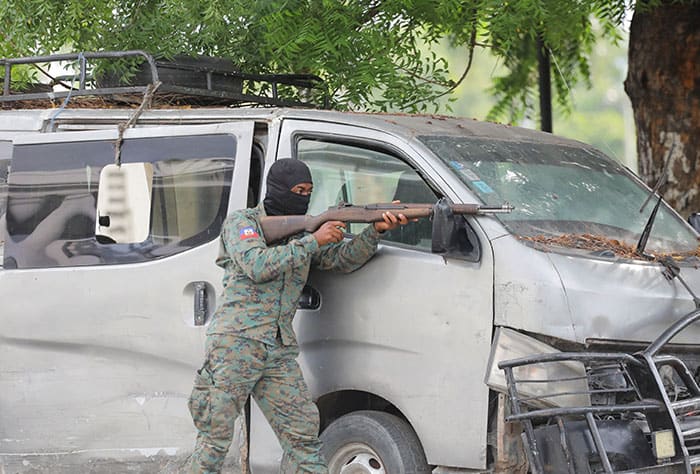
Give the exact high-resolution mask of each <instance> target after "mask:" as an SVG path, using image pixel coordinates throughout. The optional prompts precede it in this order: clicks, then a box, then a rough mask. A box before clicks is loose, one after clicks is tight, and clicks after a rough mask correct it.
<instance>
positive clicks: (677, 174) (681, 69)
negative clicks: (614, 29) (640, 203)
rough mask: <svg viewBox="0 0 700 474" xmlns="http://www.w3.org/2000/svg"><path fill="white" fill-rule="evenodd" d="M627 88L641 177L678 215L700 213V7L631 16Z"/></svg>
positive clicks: (655, 10) (668, 4)
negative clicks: (662, 180) (658, 184)
mask: <svg viewBox="0 0 700 474" xmlns="http://www.w3.org/2000/svg"><path fill="white" fill-rule="evenodd" d="M628 68H629V69H628V73H627V79H626V80H625V90H626V91H627V95H628V96H629V97H630V99H631V101H632V108H633V110H634V120H635V123H636V126H637V152H638V155H639V158H638V159H639V175H640V176H641V177H642V179H644V181H646V183H647V184H649V185H650V186H652V187H653V186H654V185H655V184H656V182H657V180H658V179H659V178H660V177H661V175H662V173H663V170H664V164H665V163H666V160H670V161H669V162H668V171H667V174H666V179H665V183H664V184H663V185H662V186H661V188H660V192H661V193H662V195H663V196H664V199H666V200H667V201H668V202H669V203H670V204H671V205H672V206H673V207H674V208H675V209H676V210H677V211H678V212H679V213H681V215H682V216H684V217H687V216H688V215H689V214H690V213H691V212H697V211H700V189H699V188H700V5H697V4H696V5H682V4H680V5H679V4H672V3H671V2H670V1H668V2H666V3H664V4H663V5H661V6H659V7H657V8H653V9H647V10H646V11H643V10H642V11H640V7H639V6H638V7H637V11H636V12H635V13H634V16H633V18H632V25H631V29H630V39H629V64H628Z"/></svg>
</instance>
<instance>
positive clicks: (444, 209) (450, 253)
mask: <svg viewBox="0 0 700 474" xmlns="http://www.w3.org/2000/svg"><path fill="white" fill-rule="evenodd" d="M450 204H451V203H450V202H449V201H448V200H447V199H446V198H442V199H440V200H439V201H438V202H437V203H436V204H435V206H434V207H433V239H432V251H433V253H436V254H440V255H443V256H445V257H451V258H457V259H461V260H468V261H470V262H478V261H479V260H480V259H481V245H480V244H479V239H478V237H477V236H476V234H474V231H473V230H472V228H471V226H470V225H469V224H468V223H467V221H466V219H465V218H464V216H460V215H457V216H456V215H454V214H453V213H452V209H451V208H450Z"/></svg>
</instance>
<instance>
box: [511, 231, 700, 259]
mask: <svg viewBox="0 0 700 474" xmlns="http://www.w3.org/2000/svg"><path fill="white" fill-rule="evenodd" d="M520 239H521V240H527V241H529V242H533V243H534V244H536V245H543V246H545V247H548V246H557V247H568V248H575V249H582V250H589V251H591V252H597V251H604V250H609V251H612V252H613V253H614V254H615V256H616V257H621V258H630V259H639V258H640V257H639V255H637V253H636V252H635V249H636V248H637V246H636V245H632V244H628V243H626V242H622V241H620V240H617V239H610V238H607V237H604V236H601V235H593V234H563V235H559V236H556V237H548V236H545V235H536V236H534V237H520ZM646 253H648V254H651V255H652V256H653V257H654V259H653V260H654V261H657V260H660V259H662V258H666V257H672V258H673V259H676V260H682V259H684V258H687V257H690V256H696V257H700V247H698V248H697V249H695V251H693V252H683V253H659V254H656V253H653V252H652V251H651V250H650V249H647V252H646Z"/></svg>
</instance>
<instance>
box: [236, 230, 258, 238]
mask: <svg viewBox="0 0 700 474" xmlns="http://www.w3.org/2000/svg"><path fill="white" fill-rule="evenodd" d="M238 235H239V236H240V237H241V240H245V239H251V238H256V237H260V236H259V235H258V233H257V232H256V231H255V229H254V228H253V227H244V228H242V229H241V230H240V232H239V233H238Z"/></svg>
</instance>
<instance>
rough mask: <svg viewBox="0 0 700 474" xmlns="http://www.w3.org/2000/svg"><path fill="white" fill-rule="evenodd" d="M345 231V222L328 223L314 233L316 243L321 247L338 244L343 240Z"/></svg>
mask: <svg viewBox="0 0 700 474" xmlns="http://www.w3.org/2000/svg"><path fill="white" fill-rule="evenodd" d="M344 230H345V222H341V221H328V222H326V223H324V224H323V225H322V226H321V227H319V228H318V230H317V231H316V232H314V233H313V236H314V238H315V239H316V242H318V245H319V246H323V245H326V244H331V243H336V242H340V241H341V240H343V231H344Z"/></svg>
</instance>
